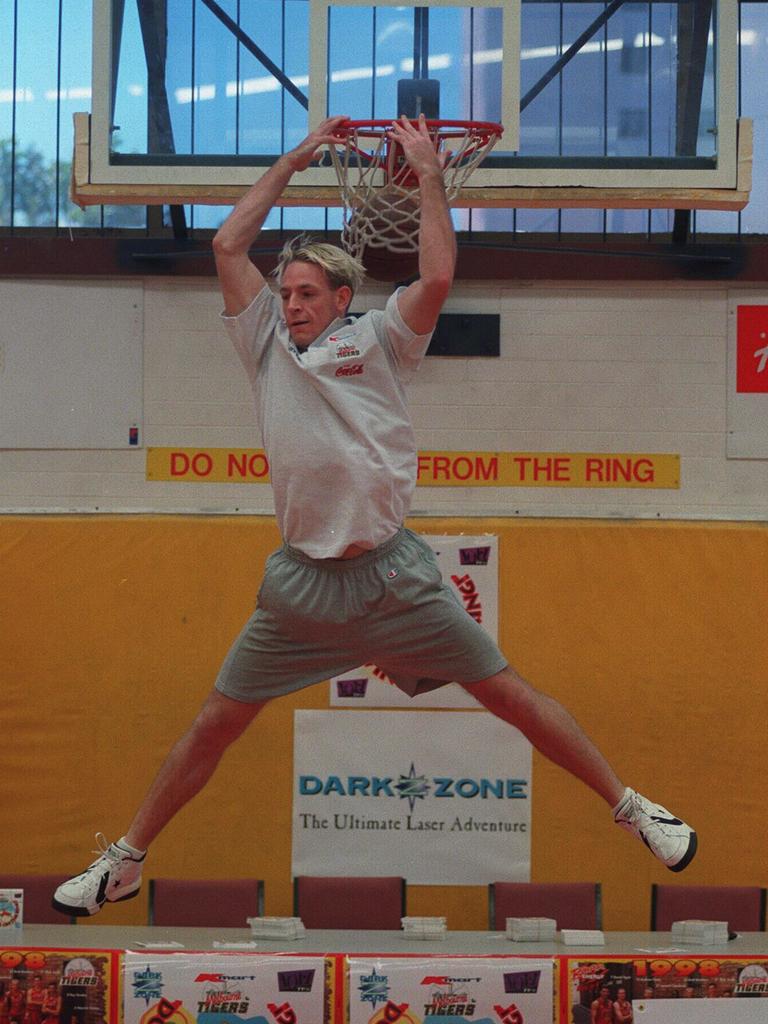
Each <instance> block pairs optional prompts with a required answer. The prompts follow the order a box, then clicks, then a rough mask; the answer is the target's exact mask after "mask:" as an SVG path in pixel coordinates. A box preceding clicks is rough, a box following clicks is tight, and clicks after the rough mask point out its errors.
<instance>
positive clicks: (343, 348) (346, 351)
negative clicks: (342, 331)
mask: <svg viewBox="0 0 768 1024" xmlns="http://www.w3.org/2000/svg"><path fill="white" fill-rule="evenodd" d="M329 340H330V341H335V340H336V339H335V338H330V339H329ZM337 344H338V348H337V349H336V358H337V359H349V358H351V357H352V356H359V355H360V349H359V348H356V347H355V346H354V345H350V344H348V343H345V342H341V343H338V342H337Z"/></svg>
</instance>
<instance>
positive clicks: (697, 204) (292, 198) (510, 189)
mask: <svg viewBox="0 0 768 1024" xmlns="http://www.w3.org/2000/svg"><path fill="white" fill-rule="evenodd" d="M74 128H75V148H74V158H73V161H72V181H71V187H70V195H71V198H72V201H73V202H75V203H77V205H78V206H83V207H85V206H95V205H101V204H103V203H106V204H116V205H142V206H143V205H146V206H154V205H164V204H167V205H186V204H192V205H202V206H231V205H233V204H234V203H236V202H237V201H238V200H239V199H240V198H241V197H242V195H243V194H244V193H245V191H246V190H247V188H248V187H249V186H248V185H232V184H217V185H214V184H212V183H211V182H209V183H207V184H184V183H182V182H178V183H176V184H168V183H160V182H156V183H151V182H150V183H144V182H142V183H134V184H130V183H125V182H111V183H104V182H98V181H94V180H93V177H92V174H91V117H90V115H89V114H86V113H82V114H75V115H74ZM736 135H737V141H738V145H737V159H736V168H737V174H736V181H735V184H734V187H733V188H700V187H699V188H674V187H656V188H607V187H599V188H595V187H556V186H537V187H529V186H495V187H494V186H476V185H472V186H470V187H466V188H465V189H464V190H463V191H462V193H461V195H460V196H459V198H458V199H457V200H456V201H455V202H454V203H453V205H454V206H456V207H474V208H482V207H486V208H489V207H499V208H506V209H523V208H526V207H528V208H530V207H538V208H543V209H573V208H585V209H596V210H612V209H635V210H652V209H658V210H662V209H663V210H743V209H744V207H745V206H746V205H747V203H748V202H749V196H750V192H751V189H752V121H751V119H749V118H740V119H739V121H738V124H737V131H736ZM208 170H209V171H210V170H211V169H210V168H209V169H208ZM211 178H213V175H211ZM255 179H256V175H254V180H255ZM294 180H295V181H296V182H297V184H295V185H289V186H288V188H286V190H285V192H284V193H283V195H282V196H281V197H280V199H279V200H278V202H277V204H276V205H278V206H320V207H325V206H328V207H334V206H341V205H342V201H341V195H340V192H339V188H338V186H337V185H335V184H334V185H326V186H323V187H318V186H316V185H314V186H307V185H303V184H301V183H300V182H301V176H300V175H297V176H296V178H295V179H294Z"/></svg>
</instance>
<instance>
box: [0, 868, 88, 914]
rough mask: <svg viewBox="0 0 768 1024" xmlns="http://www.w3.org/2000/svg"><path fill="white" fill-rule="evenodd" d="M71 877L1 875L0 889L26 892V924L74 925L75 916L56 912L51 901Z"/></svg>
mask: <svg viewBox="0 0 768 1024" xmlns="http://www.w3.org/2000/svg"><path fill="white" fill-rule="evenodd" d="M68 878H69V875H17V874H7V875H0V889H23V890H24V921H25V922H26V924H74V923H75V918H74V916H70V915H69V914H62V913H61V912H60V911H58V910H54V909H53V907H52V906H51V900H52V899H53V894H54V892H55V891H56V889H57V888H58V887H59V886H60V885H61V883H62V882H65V881H66V880H67V879H68Z"/></svg>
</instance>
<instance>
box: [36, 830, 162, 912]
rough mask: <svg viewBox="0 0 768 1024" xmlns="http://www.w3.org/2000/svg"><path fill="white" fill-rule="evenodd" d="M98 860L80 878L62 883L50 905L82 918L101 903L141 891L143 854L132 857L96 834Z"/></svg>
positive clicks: (76, 877) (127, 898)
mask: <svg viewBox="0 0 768 1024" xmlns="http://www.w3.org/2000/svg"><path fill="white" fill-rule="evenodd" d="M96 842H97V843H98V844H99V849H98V850H94V851H93V852H94V853H99V854H100V855H99V857H98V858H97V859H96V860H95V861H94V862H93V864H91V865H90V867H87V868H86V869H85V871H83V873H82V874H81V875H75V876H74V878H70V879H69V880H68V881H66V882H62V883H61V885H60V886H59V887H58V889H57V890H56V892H55V893H54V894H53V901H52V903H53V906H54V908H55V909H56V910H60V911H61V913H62V914H74V916H75V917H85V916H86V915H89V914H98V912H99V911H100V910H101V908H102V906H103V905H104V903H105V902H108V903H119V902H120V901H121V900H129V899H131V898H132V897H133V896H136V895H137V894H138V892H139V889H140V888H141V868H142V865H143V863H144V858H145V857H146V853H144V854H142V856H141V857H135V856H134V855H133V854H132V853H130V852H129V851H128V850H126V849H125V848H124V847H122V846H121V845H120V840H118V841H117V842H116V843H108V842H107V840H106V839H105V837H104V836H103V835H102V833H101V832H97V833H96Z"/></svg>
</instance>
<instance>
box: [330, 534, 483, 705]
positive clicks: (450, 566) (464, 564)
mask: <svg viewBox="0 0 768 1024" xmlns="http://www.w3.org/2000/svg"><path fill="white" fill-rule="evenodd" d="M421 536H422V537H423V538H424V540H425V541H427V543H428V544H429V545H430V547H431V548H432V550H433V551H434V552H435V555H436V557H437V562H438V565H439V566H440V571H441V572H442V574H443V580H444V581H445V583H446V584H447V585H448V586H449V587H451V589H452V590H453V592H454V594H455V595H456V597H457V599H458V601H459V603H460V604H461V605H462V606H463V607H464V608H465V610H466V612H467V614H468V615H471V616H472V618H473V619H475V621H476V622H479V623H480V625H481V626H482V627H483V628H484V629H485V630H487V632H488V633H489V634H490V635H491V636H492V637H493V639H494V640H498V628H499V539H498V537H495V536H490V535H488V534H482V535H481V536H479V537H465V536H464V535H460V536H456V535H437V534H421ZM331 706H332V707H351V708H360V707H379V708H380V707H427V708H438V707H439V708H476V707H477V706H478V705H477V702H476V701H475V700H474V698H472V697H470V695H469V694H468V693H467V692H466V690H463V689H462V688H461V687H460V686H457V685H456V684H455V683H451V685H449V686H441V687H440V689H438V690H432V691H430V692H429V693H424V694H420V695H419V696H418V697H408V696H407V695H406V694H405V693H403V692H402V690H398V688H397V687H396V686H395V685H394V683H392V682H391V681H390V679H389V677H388V676H387V675H386V673H384V672H383V671H382V670H381V669H380V668H378V666H376V665H373V664H368V665H361V666H360V668H356V669H352V670H351V671H350V672H345V673H344V674H343V675H340V676H334V678H333V679H331Z"/></svg>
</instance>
